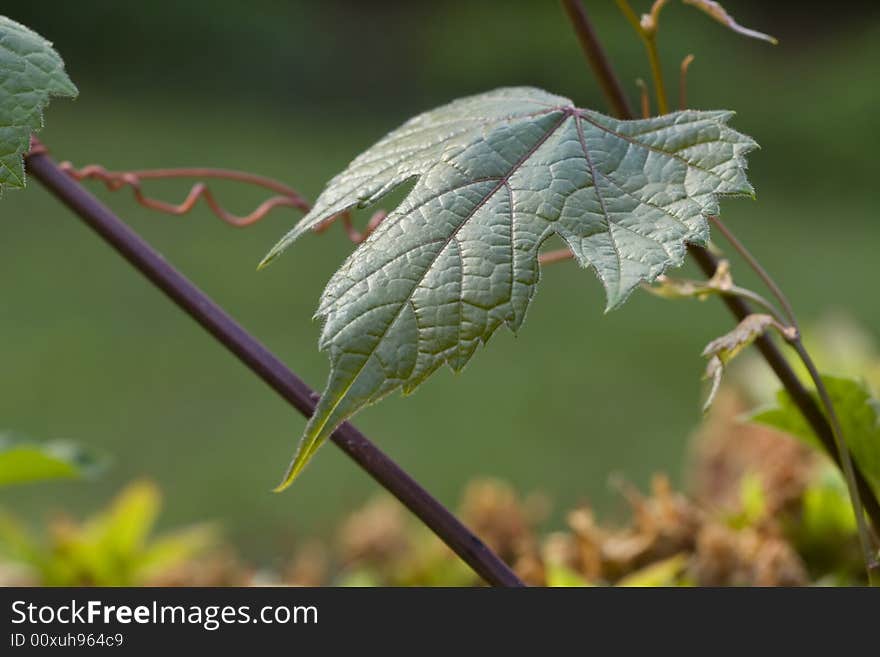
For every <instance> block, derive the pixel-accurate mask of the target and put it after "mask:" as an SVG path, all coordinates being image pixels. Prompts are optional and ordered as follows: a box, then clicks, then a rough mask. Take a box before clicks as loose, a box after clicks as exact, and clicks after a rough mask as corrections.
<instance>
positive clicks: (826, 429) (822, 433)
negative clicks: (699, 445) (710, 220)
mask: <svg viewBox="0 0 880 657" xmlns="http://www.w3.org/2000/svg"><path fill="white" fill-rule="evenodd" d="M567 13H568V15H569V18H570V19H571V20H572V21H573V23H575V24H574V29H575V33H576V34H577V35H578V38H579V39H588V40H590V41H591V43H589V44H582V46H583V47H582V49H583V51H584V53H585V54H586V55H587V57H588V59H589V60H590V61H589V63H590V66H591V68H592V69H593V70H594V71H601V75H598V74H597V79H598V82H599V85H600V87H601V88H602V89H603V90H605V92H606V96H608V95H609V92H608V90H609V89H613V88H614V87H615V86H619V77H618V76H617V74H616V72H615V71H614V68H613V66H612V65H611V61H610V60H609V59H608V55H607V53H606V52H605V49H604V48H603V47H602V44H601V43H600V42H599V40H598V37H597V36H596V31H595V29H593V27H592V24H591V23H590V19H589V17H588V16H587V14H586V12H567ZM577 22H584V23H586V24H587V25H578V24H577ZM594 60H595V61H594ZM615 82H616V84H615ZM609 105H610V107H611V109H612V111H614V112H615V114H616V115H617V116H618V117H619V118H621V119H632V118H634V116H633V113H632V110H631V109H629V105H628V104H620V103H613V102H609ZM688 252H689V253H690V254H691V256H692V257H693V258H694V260H695V261H696V262H697V264H698V265H699V267H700V269H702V270H703V273H704V274H705V275H706V276H708V277H711V276H713V275H714V274H715V271H716V270H717V268H718V259H717V258H716V257H715V256H714V255H712V253H710V252H709V250H708V249H706V248H704V247H702V246H698V245H695V244H691V245H689V246H688ZM765 273H766V272H765ZM721 299H722V301H723V302H724V304H725V305H726V306H727V308H728V310H730V312H731V313H732V314H733V316H734V317H736V319H737V320H738V321H742V320H743V319H744V318H745V317H747V316H748V315H751V314H752V312H753V311H752V308H751V307H750V306H749V304H748V303H747V302H746V301H745V300H744V299H742V298H740V297H739V296H735V295H722V297H721ZM754 344H755V347H756V348H757V349H758V351H759V352H760V353H761V355H762V356H763V357H764V360H765V361H766V362H767V364H768V365H769V366H770V368H771V369H772V370H773V372H774V373H775V374H776V376H777V378H778V379H779V382H780V383H781V384H782V386H783V388H785V390H786V391H787V393H788V395H789V397H790V398H791V400H792V402H793V403H794V404H795V406H797V408H798V410H800V412H801V414H802V415H803V416H804V419H805V420H806V421H807V423H808V424H809V425H810V427H811V428H812V429H813V431H814V432H815V433H816V436H817V437H818V439H819V442H820V443H821V444H822V446H823V447H824V449H825V451H826V452H827V453H828V455H829V456H830V457H831V458H832V459H833V460H834V461H835V463H837V465H838V467H840V468H841V469H843V468H844V467H845V466H844V465H843V458H842V455H841V453H840V452H839V451H838V448H837V446H838V442H837V440H836V439H835V436H834V430H833V428H832V427H831V424H830V422H829V418H828V417H827V416H826V414H825V413H823V412H822V410H821V409H820V408H819V406H818V405H817V404H816V400H815V399H814V398H813V396H812V395H811V394H810V393H809V391H808V390H807V389H806V388H805V387H804V385H803V384H802V383H801V381H800V379H799V378H798V377H797V375H796V374H795V373H794V370H792V368H791V365H790V364H789V362H788V360H787V359H786V358H785V356H784V355H783V354H782V352H780V350H779V348H778V347H777V346H776V344H775V343H774V342H773V340H772V339H771V338H770V337H769V336H767V335H762V336H760V337H758V339H757V340H755V343H754ZM847 454H848V450H847ZM852 466H853V467H852V471H853V475H854V478H855V483H856V488H857V490H858V491H859V494H860V496H861V500H862V503H863V504H864V506H865V511H866V512H867V513H868V515H869V516H870V518H871V522H872V524H873V526H874V529H875V532H878V533H880V501H878V499H877V496H876V495H875V494H874V491H873V489H872V488H871V486H870V485H869V484H868V481H867V479H865V476H864V474H863V473H862V472H861V470H860V468H859V467H858V464H856V463H852Z"/></svg>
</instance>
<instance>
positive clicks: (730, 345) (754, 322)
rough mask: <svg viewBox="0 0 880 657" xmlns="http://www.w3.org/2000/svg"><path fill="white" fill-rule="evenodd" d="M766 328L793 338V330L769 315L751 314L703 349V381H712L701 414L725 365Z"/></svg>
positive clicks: (718, 383)
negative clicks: (776, 330) (704, 365)
mask: <svg viewBox="0 0 880 657" xmlns="http://www.w3.org/2000/svg"><path fill="white" fill-rule="evenodd" d="M768 328H776V329H778V330H779V331H780V333H782V334H783V335H786V336H793V330H792V329H789V328H787V327H784V326H782V325H780V324H779V323H778V322H777V321H776V320H775V319H773V317H771V316H770V315H765V314H762V313H753V314H751V315H748V316H746V317H744V318H743V320H742V321H741V322H740V323H739V324H737V325H736V326H735V327H734V329H733V330H732V331H730V332H729V333H725V334H724V335H722V336H721V337H718V338H715V339H714V340H712V342H710V343H709V344H707V345H706V348H705V349H703V356H705V357H706V358H708V359H709V362H708V363H707V364H706V372H705V374H704V375H703V378H704V379H708V380H710V381H712V388H711V390H710V391H709V395H708V397H707V399H706V403H705V404H703V412H704V413H705V412H706V411H708V410H709V407H710V406H711V405H712V402H713V401H715V395H716V394H717V393H718V387H719V386H720V385H721V377H722V375H723V374H724V368H725V367H726V365H727V363H729V362H730V361H731V360H733V359H734V358H735V357H736V356H737V354H739V353H740V352H741V351H742V350H743V349H745V348H746V347H748V346H749V345H750V344H752V343H753V342H754V341H755V340H756V339H757V338H758V337H759V336H761V335H763V334H764V332H765V331H766V330H767V329H768Z"/></svg>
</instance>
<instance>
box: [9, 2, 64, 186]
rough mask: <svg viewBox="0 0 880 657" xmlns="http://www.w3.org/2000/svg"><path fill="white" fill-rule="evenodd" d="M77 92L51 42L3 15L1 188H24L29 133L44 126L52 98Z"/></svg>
mask: <svg viewBox="0 0 880 657" xmlns="http://www.w3.org/2000/svg"><path fill="white" fill-rule="evenodd" d="M76 94H77V90H76V87H75V86H74V84H73V82H71V81H70V78H68V77H67V73H65V72H64V62H62V61H61V57H59V56H58V53H57V52H55V50H53V49H52V44H51V43H50V42H48V41H46V39H44V38H43V37H41V36H40V35H39V34H37V33H36V32H33V31H32V30H29V29H28V28H26V27H25V26H24V25H20V24H18V23H16V22H15V21H13V20H10V19H8V18H6V17H5V16H0V192H2V191H3V189H4V188H5V187H7V186H9V187H24V164H23V162H22V156H23V155H24V153H25V151H27V149H28V147H29V143H30V136H31V134H32V133H34V132H36V131H37V130H39V129H40V128H42V127H43V109H44V108H45V106H46V105H47V104H48V103H49V98H50V96H68V97H71V98H72V97H74V96H76Z"/></svg>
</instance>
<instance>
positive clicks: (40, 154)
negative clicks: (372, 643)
mask: <svg viewBox="0 0 880 657" xmlns="http://www.w3.org/2000/svg"><path fill="white" fill-rule="evenodd" d="M35 146H36V148H34V149H33V150H32V151H31V153H30V154H29V155H28V156H27V157H26V159H25V162H26V165H27V170H28V172H29V173H30V175H31V176H33V177H34V178H35V179H36V180H38V181H39V182H40V183H42V184H43V186H44V187H46V189H48V190H49V191H50V192H52V193H53V194H54V195H55V196H56V197H58V199H59V200H61V201H62V202H63V203H64V204H65V205H66V206H67V207H68V208H70V209H71V210H72V211H73V212H74V213H75V214H76V215H78V216H79V217H80V218H81V219H82V220H83V221H84V222H85V223H86V224H87V225H88V226H90V227H91V228H92V229H93V230H94V231H95V232H96V233H98V235H99V236H100V237H101V238H103V239H104V240H105V241H106V242H107V243H108V244H109V245H110V246H111V247H112V248H114V249H115V250H116V251H117V252H118V253H119V254H120V255H121V256H122V257H123V258H125V259H126V260H127V261H128V262H129V263H130V264H131V265H132V266H134V267H135V268H136V269H138V270H139V271H140V272H141V273H142V274H143V275H144V276H146V277H147V279H149V280H150V282H151V283H153V284H154V285H155V286H156V287H157V288H159V289H160V290H162V291H163V292H164V293H165V294H166V295H168V297H169V298H170V299H171V300H172V301H173V302H174V303H175V304H177V306H178V307H180V308H181V309H182V310H183V311H184V312H186V313H187V314H188V315H189V316H190V317H192V318H193V319H194V320H195V321H196V322H198V323H199V324H200V325H201V326H202V327H203V328H204V329H205V330H207V331H208V332H209V333H210V334H211V335H212V336H213V337H214V338H215V339H216V340H217V341H218V342H220V343H221V344H222V345H223V346H224V347H226V348H227V349H228V350H229V351H230V352H232V353H233V354H234V355H235V356H236V357H237V358H238V359H239V360H240V361H241V362H242V363H244V364H245V365H246V366H247V367H248V368H249V369H250V370H251V371H252V372H253V373H254V374H256V375H257V376H258V377H260V378H261V379H262V380H263V381H265V382H266V383H267V384H268V385H269V386H270V387H271V388H272V389H273V390H275V391H276V392H277V393H278V394H279V395H281V397H283V398H284V399H285V400H286V401H287V402H288V403H289V404H290V405H291V406H293V407H294V408H295V409H296V410H298V411H299V412H300V413H302V414H303V415H304V416H306V417H310V416H311V415H312V414H313V413H314V410H315V405H316V400H317V399H318V397H319V396H318V394H317V393H315V391H313V390H312V389H311V388H309V386H307V385H306V384H305V383H304V382H303V381H302V380H301V379H300V378H299V377H297V376H296V374H294V373H293V372H292V371H290V370H289V369H288V368H287V367H286V366H285V365H284V364H283V363H282V362H281V361H280V360H279V359H278V358H277V357H276V356H275V355H273V354H272V353H271V352H270V351H269V350H268V349H266V347H264V346H263V345H262V344H260V343H259V342H258V341H257V340H256V339H255V338H254V337H252V336H251V335H250V334H249V333H248V332H247V331H245V330H244V328H242V327H241V326H240V325H239V324H238V323H236V322H235V320H233V319H232V318H231V317H230V316H229V315H228V314H227V313H226V312H225V311H224V310H223V309H222V308H220V307H219V306H218V305H217V304H216V303H214V301H212V300H211V299H210V298H209V297H207V296H206V295H205V294H204V293H203V292H202V291H201V290H199V289H198V288H197V287H196V286H195V285H193V284H192V283H191V282H190V281H189V280H188V279H186V278H185V277H184V276H183V275H182V274H181V273H179V272H178V271H177V270H176V269H174V268H173V267H172V266H171V265H170V264H168V262H166V261H165V259H164V258H162V256H161V255H159V254H158V253H156V251H154V250H153V249H152V248H151V247H150V245H149V244H147V243H146V242H145V241H144V240H143V239H142V238H141V237H140V236H138V235H137V233H135V232H134V231H133V230H132V229H131V228H129V227H128V226H126V225H125V223H123V222H122V221H121V220H120V219H119V218H118V217H117V216H116V215H115V214H113V212H112V211H111V210H109V209H108V208H107V206H105V205H103V204H102V203H101V202H100V201H98V200H97V199H96V198H95V197H94V196H92V195H91V194H89V192H88V191H87V190H86V189H85V188H83V187H82V186H81V185H80V184H79V183H77V182H76V181H75V180H73V179H72V178H71V177H70V175H69V174H68V173H66V172H64V171H63V170H61V169H60V168H59V167H58V165H56V164H55V162H53V161H52V159H51V158H50V157H49V155H48V154H47V153H46V149H45V148H44V147H42V145H41V144H39V143H38V142H37V143H36V144H35ZM330 439H331V440H332V441H333V443H335V444H336V445H337V446H338V447H340V448H341V449H342V450H343V451H344V452H345V453H346V454H347V455H348V456H349V457H350V458H352V459H353V460H354V461H355V462H356V463H357V464H358V465H359V466H360V467H361V468H363V469H364V470H365V471H366V472H367V473H368V474H369V475H370V476H372V477H373V478H374V479H375V480H376V481H377V482H379V483H380V484H381V485H382V486H384V487H385V488H386V489H387V490H388V491H389V492H390V493H392V494H393V495H394V496H395V497H397V499H398V500H400V501H401V502H402V503H403V504H404V505H405V506H406V507H407V508H408V509H409V510H410V511H412V512H413V513H414V514H415V515H416V516H418V518H419V519H420V520H421V521H422V522H424V523H425V525H427V526H428V527H429V528H430V529H431V530H432V531H433V532H434V533H435V534H436V535H437V536H438V537H439V538H440V539H441V540H442V541H443V542H444V543H446V545H448V546H449V547H450V548H451V549H452V550H453V551H454V552H455V553H456V554H458V555H459V556H460V557H461V558H462V560H464V561H465V562H466V563H467V564H468V565H469V566H470V567H471V568H473V569H474V571H475V572H476V573H477V574H479V575H480V576H481V577H483V579H485V580H486V581H487V582H489V583H490V584H493V585H495V586H522V585H523V583H522V582H521V581H520V580H519V578H517V576H516V575H514V573H513V572H512V571H511V570H510V568H508V566H507V565H506V564H505V563H504V562H503V561H502V560H501V559H500V558H499V557H498V556H497V555H496V554H495V553H493V552H492V551H491V550H490V549H489V548H488V547H487V546H486V545H485V544H484V543H483V542H482V541H481V540H480V539H479V538H477V536H475V535H474V534H473V533H472V532H471V531H470V530H468V529H467V527H465V526H464V525H463V524H462V523H461V522H460V521H459V520H458V519H457V518H456V517H455V516H454V515H453V514H452V513H450V512H449V511H448V510H447V509H446V508H445V507H444V506H443V505H442V504H440V502H438V501H437V500H436V499H435V498H434V497H432V496H431V495H430V493H428V492H427V491H426V490H425V489H424V488H422V487H421V486H420V485H419V484H418V483H417V482H416V481H415V480H414V479H413V478H412V477H410V476H409V475H408V474H407V473H406V472H405V471H404V470H403V469H401V468H400V466H398V465H397V464H396V463H395V462H394V461H392V460H391V459H390V458H389V457H388V456H387V455H385V454H384V453H383V452H382V451H381V450H380V449H379V448H378V447H376V445H374V444H373V443H372V442H370V441H369V440H368V439H367V438H366V436H364V435H363V434H362V433H361V432H360V431H358V430H357V429H356V428H355V427H354V425H352V424H350V423H348V422H345V423H344V424H342V425H340V427H339V428H338V429H337V430H336V431H335V432H334V433H333V435H332V436H331V437H330Z"/></svg>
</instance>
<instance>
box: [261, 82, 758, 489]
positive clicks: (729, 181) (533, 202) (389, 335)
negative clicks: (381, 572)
mask: <svg viewBox="0 0 880 657" xmlns="http://www.w3.org/2000/svg"><path fill="white" fill-rule="evenodd" d="M731 115H732V113H731V112H727V111H713V112H698V111H684V112H676V113H674V114H669V115H666V116H661V117H657V118H652V119H645V120H640V121H619V120H616V119H612V118H609V117H607V116H603V115H601V114H598V113H596V112H592V111H589V110H584V109H578V108H576V107H574V105H573V104H572V102H571V101H570V100H568V99H567V98H561V97H559V96H554V95H551V94H549V93H546V92H544V91H541V90H538V89H531V88H509V89H498V90H496V91H491V92H489V93H485V94H481V95H478V96H472V97H469V98H464V99H461V100H457V101H455V102H453V103H450V104H449V105H446V106H444V107H440V108H438V109H435V110H432V111H430V112H427V113H425V114H422V115H420V116H417V117H415V118H413V119H411V120H410V121H408V122H407V123H405V124H404V125H403V126H401V127H400V128H398V129H397V130H395V131H394V132H392V133H390V134H389V135H387V136H386V137H385V138H384V139H382V140H381V141H379V142H378V143H377V144H376V145H375V146H373V147H372V148H370V149H368V150H367V151H366V152H364V153H363V154H361V155H360V156H358V157H357V158H356V159H355V160H354V161H353V162H352V163H351V164H350V165H349V167H348V168H347V169H346V170H345V171H343V172H342V173H341V174H339V175H338V176H336V177H335V178H334V179H333V180H331V181H330V183H329V184H328V186H327V188H326V189H325V190H324V192H323V193H322V194H321V196H320V197H319V198H318V200H317V201H316V203H315V206H314V208H313V209H312V210H311V212H309V213H308V215H306V216H305V217H304V218H303V219H302V221H300V222H299V224H297V226H296V227H295V228H294V229H293V230H292V231H291V232H290V233H289V234H288V235H287V236H285V237H284V239H282V240H281V242H279V243H278V245H277V246H276V247H275V248H274V249H273V250H272V251H271V252H270V253H269V255H268V256H267V257H266V259H265V261H264V264H265V263H266V262H268V261H269V260H271V259H273V258H274V257H275V256H277V255H278V254H279V253H280V252H281V251H283V250H284V249H285V248H287V247H288V246H289V245H290V244H291V243H292V242H293V241H294V240H296V239H297V238H298V237H300V236H301V235H303V234H304V233H306V232H308V231H309V230H310V229H311V228H314V227H315V226H317V225H318V224H320V223H321V222H323V221H324V220H326V219H327V218H328V217H331V216H333V215H335V214H338V213H340V212H342V211H344V210H347V209H349V208H352V207H355V206H357V207H365V206H368V205H370V204H372V203H374V202H375V201H376V200H378V199H379V198H381V197H382V196H383V195H385V194H387V193H388V192H389V191H391V190H392V189H394V188H395V187H397V186H398V185H400V184H402V183H404V182H406V181H409V180H412V179H415V180H416V182H415V185H414V187H413V189H412V191H411V192H410V193H409V194H408V195H407V197H406V198H405V199H404V201H403V202H402V203H401V204H400V206H399V207H397V209H395V210H394V211H393V212H392V213H391V214H389V215H388V217H387V219H386V220H385V221H384V222H383V223H382V224H381V225H380V226H379V228H378V229H377V230H376V231H375V232H373V233H372V234H371V235H370V238H369V239H368V240H366V241H365V242H364V243H363V244H361V245H360V246H359V247H358V248H357V250H356V251H355V252H354V253H353V254H352V255H351V256H350V257H349V258H348V260H347V261H346V262H345V264H344V265H343V266H342V267H341V268H340V269H339V271H338V272H337V273H336V274H335V275H334V276H333V278H332V279H331V280H330V282H329V284H328V285H327V288H326V290H325V291H324V294H323V297H322V299H321V304H320V307H319V309H318V312H317V315H318V316H319V317H321V318H323V319H324V326H323V332H322V335H321V340H320V346H321V349H322V350H327V351H329V352H330V360H331V362H332V371H331V374H330V380H329V382H328V384H327V388H326V390H325V392H324V395H323V396H322V397H321V400H320V402H319V404H318V408H317V410H316V412H315V414H314V416H313V417H312V418H311V420H310V421H309V423H308V426H307V427H306V431H305V435H304V437H303V439H302V441H301V443H300V446H299V450H298V452H297V454H296V456H295V458H294V460H293V462H292V464H291V466H290V469H289V470H288V472H287V475H286V476H285V478H284V481H283V483H282V485H281V487H282V488H283V487H284V486H286V485H288V484H289V483H290V482H291V481H292V480H293V478H294V477H295V476H296V475H297V474H298V473H299V472H300V470H301V469H302V467H303V466H304V465H305V463H306V462H307V461H308V460H309V458H310V457H311V456H312V454H314V452H315V450H316V449H317V448H318V447H319V446H320V445H321V444H322V443H323V441H324V440H326V438H328V437H329V436H330V434H331V433H332V432H333V430H334V429H335V428H336V427H337V426H339V424H341V423H342V422H343V421H344V420H346V419H347V418H348V417H350V416H351V415H352V414H354V413H355V412H357V411H358V410H360V409H361V408H363V407H364V406H366V405H368V404H371V403H373V402H376V401H378V400H379V399H381V398H382V397H384V396H386V395H388V394H389V393H390V392H392V391H393V390H395V389H397V388H402V389H403V391H404V392H405V393H408V392H411V391H412V390H413V389H414V388H415V387H416V386H418V385H419V384H420V383H421V382H422V381H424V380H425V378H426V377H428V376H429V375H430V374H431V373H432V372H433V371H434V370H436V369H437V368H438V367H440V365H442V364H443V363H444V362H445V363H448V364H449V365H450V366H451V367H452V369H453V370H460V369H461V368H462V367H463V366H464V365H465V363H467V361H468V360H469V359H470V357H471V356H472V354H473V353H474V350H475V349H476V348H477V345H478V344H480V343H481V342H486V340H488V339H489V337H490V336H491V335H492V333H493V332H494V331H495V329H497V328H498V327H499V326H500V325H501V324H507V326H509V327H510V328H511V329H512V330H514V331H515V330H517V329H518V328H519V326H520V325H521V324H522V321H523V318H524V316H525V312H526V308H527V307H528V304H529V301H530V299H531V297H532V294H533V292H534V290H535V286H536V284H537V282H538V259H537V258H538V250H539V248H540V246H541V244H542V243H543V242H544V241H545V240H546V239H547V238H548V237H550V236H551V235H553V234H554V233H555V234H558V235H559V236H560V237H562V239H564V240H565V242H566V243H567V244H568V246H569V247H570V248H571V250H572V251H573V252H574V255H575V256H576V258H577V260H578V262H579V263H580V264H581V265H582V266H585V267H586V266H591V267H593V268H594V269H595V270H596V272H597V274H598V275H599V278H600V279H601V280H602V283H603V284H604V286H605V289H606V292H607V297H608V307H609V308H612V307H615V306H618V305H619V304H621V303H622V302H623V301H624V300H625V299H626V298H627V296H628V295H629V294H630V292H631V291H632V290H633V289H634V288H635V287H636V286H637V285H638V284H639V283H640V282H642V281H652V280H654V279H655V278H656V277H657V276H658V275H660V274H661V273H662V272H663V271H664V270H665V269H666V268H667V267H669V266H671V265H679V264H681V262H682V259H683V258H684V255H685V252H686V247H685V243H686V242H693V243H698V244H704V243H705V242H706V241H707V239H708V234H709V229H708V225H707V221H706V219H705V217H706V216H707V215H710V214H714V213H717V212H718V202H717V197H718V196H719V195H742V194H749V195H750V194H752V188H751V186H750V185H749V183H748V181H747V180H746V175H745V171H744V169H745V159H744V155H745V153H747V152H748V151H750V150H751V149H753V148H755V146H756V144H755V142H754V141H752V140H751V139H749V138H748V137H746V136H744V135H742V134H740V133H738V132H736V131H734V130H732V129H731V128H729V127H727V125H726V121H727V120H728V119H729V118H730V116H731Z"/></svg>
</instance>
